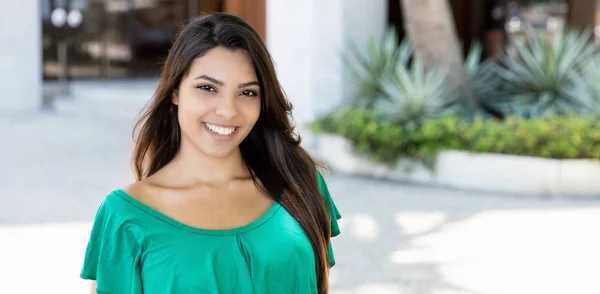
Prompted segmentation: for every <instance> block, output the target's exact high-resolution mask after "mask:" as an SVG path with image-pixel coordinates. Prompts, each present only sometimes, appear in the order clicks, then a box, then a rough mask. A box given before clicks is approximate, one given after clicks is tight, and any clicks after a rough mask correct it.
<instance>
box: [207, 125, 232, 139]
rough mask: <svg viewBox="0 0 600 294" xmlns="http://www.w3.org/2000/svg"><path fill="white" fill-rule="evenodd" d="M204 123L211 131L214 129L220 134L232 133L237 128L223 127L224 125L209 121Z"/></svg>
mask: <svg viewBox="0 0 600 294" xmlns="http://www.w3.org/2000/svg"><path fill="white" fill-rule="evenodd" d="M204 125H206V127H208V128H209V129H210V130H211V131H213V132H215V133H217V134H219V135H223V136H227V135H231V133H233V132H234V131H235V128H223V127H219V126H215V125H211V124H209V123H204Z"/></svg>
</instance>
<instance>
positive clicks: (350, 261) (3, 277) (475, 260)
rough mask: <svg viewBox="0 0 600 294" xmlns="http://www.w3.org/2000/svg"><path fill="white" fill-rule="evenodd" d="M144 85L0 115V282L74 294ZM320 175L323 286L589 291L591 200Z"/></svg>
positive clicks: (599, 244) (81, 88)
mask: <svg viewBox="0 0 600 294" xmlns="http://www.w3.org/2000/svg"><path fill="white" fill-rule="evenodd" d="M153 86H154V82H153V81H144V80H141V81H128V82H109V83H107V82H102V81H92V82H79V83H77V84H75V85H74V86H73V88H72V93H73V97H72V98H63V99H59V100H57V101H55V108H54V111H43V112H40V111H31V112H28V113H19V114H14V115H8V116H6V115H5V116H0V135H1V137H0V138H2V139H0V140H1V142H2V144H0V293H2V294H5V293H6V294H21V293H23V294H30V293H60V294H71V293H72V294H75V293H87V292H86V291H88V290H87V289H88V286H89V283H88V282H87V281H83V280H81V279H79V278H78V275H79V270H80V268H81V263H82V258H83V254H84V252H85V246H86V244H87V238H88V236H89V229H90V226H91V221H92V219H93V217H94V213H95V211H96V209H97V206H98V204H99V203H100V201H101V200H102V199H103V198H104V196H105V195H106V193H108V192H109V191H111V190H112V189H114V188H120V187H123V186H124V185H126V184H128V183H129V182H131V181H132V180H133V178H132V176H131V172H130V170H129V155H130V152H131V127H132V123H133V118H134V117H135V115H136V114H137V111H138V110H139V108H140V107H141V106H142V105H143V104H144V103H145V102H146V100H147V99H148V98H149V97H150V96H151V95H152V91H153ZM326 180H327V182H328V185H329V188H330V191H331V193H332V196H333V198H334V200H335V201H336V204H337V205H338V207H339V209H340V211H341V213H342V215H343V218H342V220H341V223H340V224H341V229H342V235H340V236H339V237H336V238H334V240H333V245H334V248H335V254H336V260H337V265H336V266H335V267H334V268H333V269H332V272H331V293H332V294H388V293H390V294H391V293H407V294H458V293H460V294H463V293H464V294H471V293H478V294H521V293H522V294H532V293H543V294H559V293H560V294H563V293H576V294H587V293H590V294H591V293H600V279H598V278H597V273H598V272H600V249H599V248H600V236H599V234H598V224H599V223H600V200H598V201H592V200H572V199H540V198H536V197H534V196H531V197H525V198H524V197H516V196H515V197H513V196H511V195H495V194H484V193H476V192H464V191H455V190H443V189H436V188H429V187H423V186H414V185H404V184H399V183H393V182H386V181H378V180H372V179H364V178H358V177H351V176H347V175H342V174H338V173H336V172H335V171H334V172H333V173H332V174H330V175H327V176H326Z"/></svg>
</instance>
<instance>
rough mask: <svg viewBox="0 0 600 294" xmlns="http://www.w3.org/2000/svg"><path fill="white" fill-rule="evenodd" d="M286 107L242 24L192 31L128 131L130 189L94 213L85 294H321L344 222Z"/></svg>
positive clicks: (206, 23)
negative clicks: (131, 145)
mask: <svg viewBox="0 0 600 294" xmlns="http://www.w3.org/2000/svg"><path fill="white" fill-rule="evenodd" d="M291 108H292V107H291V105H290V103H289V102H288V101H287V100H286V98H285V96H284V93H283V91H282V89H281V87H280V85H279V82H278V81H277V77H276V75H275V70H274V66H273V63H272V61H271V57H270V55H269V53H268V52H267V49H266V47H265V45H264V43H263V42H262V40H261V39H260V37H259V35H258V34H257V33H256V32H255V31H254V30H253V29H252V28H251V27H250V26H249V25H248V24H247V23H245V22H244V21H242V20H241V19H239V18H237V17H234V16H231V15H227V14H223V13H217V14H211V15H206V16H202V17H200V18H198V19H195V20H193V21H192V22H191V23H189V24H188V25H187V26H186V27H185V28H184V29H183V31H182V32H181V33H180V34H179V36H178V37H177V39H176V40H175V43H174V44H173V47H172V48H171V50H170V52H169V55H168V57H167V59H166V62H165V64H164V68H163V72H162V75H161V78H160V82H159V85H158V88H157V90H156V93H155V95H154V97H153V100H152V101H151V103H149V104H148V106H147V107H146V110H145V111H144V112H143V115H142V117H141V118H140V120H139V121H138V123H137V125H136V128H135V131H134V134H135V135H136V136H137V138H136V147H135V150H134V156H133V163H134V168H135V174H136V178H137V181H136V182H135V183H133V184H131V185H130V186H128V187H126V188H124V189H119V190H115V191H113V192H111V193H110V194H109V195H108V196H107V197H106V199H105V200H104V201H103V203H102V204H101V206H100V208H99V210H98V212H97V214H96V218H95V221H94V226H93V228H92V232H91V236H90V240H89V244H88V248H87V252H86V256H85V261H84V266H83V270H82V272H81V277H82V278H84V279H89V280H93V282H92V292H93V293H96V292H97V293H118V294H122V293H157V294H165V293H302V294H305V293H328V280H327V279H328V269H329V267H331V266H333V265H334V264H335V261H334V258H333V252H332V250H331V244H330V237H331V236H335V235H337V234H339V228H338V226H337V219H339V218H340V215H339V212H338V211H337V208H336V207H335V204H334V203H333V201H332V200H331V197H330V195H329V192H328V190H327V186H326V184H325V182H324V180H323V177H322V175H321V174H320V173H319V172H318V171H317V169H316V167H317V164H316V163H315V162H314V161H313V160H312V159H311V157H310V156H309V155H308V154H307V152H306V151H304V150H303V149H302V148H301V147H300V139H299V138H298V137H297V136H295V134H294V133H293V127H292V125H291V124H290V121H289V115H290V111H291Z"/></svg>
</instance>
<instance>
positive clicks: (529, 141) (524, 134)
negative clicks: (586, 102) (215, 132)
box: [312, 110, 600, 164]
mask: <svg viewBox="0 0 600 294" xmlns="http://www.w3.org/2000/svg"><path fill="white" fill-rule="evenodd" d="M312 129H313V131H314V132H316V133H332V134H337V135H341V136H343V137H345V138H347V139H349V140H350V141H351V142H352V143H353V146H354V147H355V149H356V151H357V152H360V153H364V154H366V155H368V156H370V157H371V158H372V159H374V160H376V161H379V162H383V163H389V164H393V163H395V162H396V161H397V160H398V159H399V158H414V159H417V160H422V159H424V158H431V157H432V156H435V155H436V154H437V153H438V152H440V151H443V150H464V151H471V152H482V153H483V152H485V153H501V154H513V155H522V156H534V157H544V158H558V159H566V158H590V159H600V120H598V119H597V117H595V116H558V115H548V116H545V117H543V118H540V119H523V118H518V117H509V118H507V119H505V120H503V121H497V120H489V119H488V120H486V119H481V118H479V119H475V120H474V121H473V122H472V123H469V122H467V121H465V120H463V119H461V118H460V117H457V116H444V117H440V118H437V119H430V120H427V121H425V122H424V123H423V124H422V125H420V126H419V127H418V128H414V129H412V128H407V127H405V126H404V125H401V124H397V123H394V122H391V121H386V120H381V119H380V118H379V117H378V116H377V115H376V114H375V113H374V112H373V111H364V110H349V111H343V112H339V113H334V114H330V115H327V116H324V117H321V118H319V119H318V120H316V121H315V122H313V123H312Z"/></svg>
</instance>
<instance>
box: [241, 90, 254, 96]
mask: <svg viewBox="0 0 600 294" xmlns="http://www.w3.org/2000/svg"><path fill="white" fill-rule="evenodd" d="M240 94H241V95H242V96H246V97H254V96H257V95H258V93H256V91H252V90H244V91H242V93H240Z"/></svg>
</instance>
